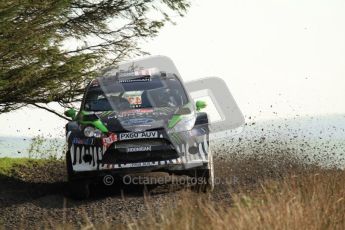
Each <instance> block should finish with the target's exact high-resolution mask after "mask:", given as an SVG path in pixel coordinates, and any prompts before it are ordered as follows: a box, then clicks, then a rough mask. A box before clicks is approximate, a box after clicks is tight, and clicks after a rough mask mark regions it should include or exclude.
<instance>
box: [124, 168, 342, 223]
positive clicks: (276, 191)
mask: <svg viewBox="0 0 345 230" xmlns="http://www.w3.org/2000/svg"><path fill="white" fill-rule="evenodd" d="M344 188H345V173H344V172H342V171H336V170H328V171H320V172H319V173H310V174H309V173H307V174H299V175H288V176H286V177H284V178H283V179H282V180H279V181H275V180H267V181H264V182H263V183H262V184H261V186H260V187H259V188H257V189H255V190H252V191H249V192H248V191H242V192H239V193H235V194H232V200H233V203H232V205H231V207H227V206H226V205H222V204H220V203H219V202H216V201H213V200H212V199H210V198H209V197H198V196H195V194H193V193H186V194H185V196H184V197H183V198H182V199H181V200H179V201H178V202H177V203H171V205H170V207H169V208H164V209H163V210H158V211H154V210H151V211H149V212H148V213H149V214H148V215H147V217H146V218H143V219H140V220H135V221H133V222H130V223H128V225H127V226H122V227H123V228H128V227H129V228H131V229H229V228H232V229H345V199H344V198H345V191H344ZM118 227H120V226H118Z"/></svg>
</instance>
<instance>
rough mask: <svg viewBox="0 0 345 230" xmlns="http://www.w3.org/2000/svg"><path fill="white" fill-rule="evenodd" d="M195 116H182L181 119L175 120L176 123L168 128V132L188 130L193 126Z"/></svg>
mask: <svg viewBox="0 0 345 230" xmlns="http://www.w3.org/2000/svg"><path fill="white" fill-rule="evenodd" d="M195 119H196V118H195V116H194V115H191V116H183V117H182V120H180V121H179V122H177V124H176V125H175V126H174V127H173V128H172V129H171V130H170V132H173V133H178V132H184V131H189V130H191V129H192V128H193V127H194V124H195Z"/></svg>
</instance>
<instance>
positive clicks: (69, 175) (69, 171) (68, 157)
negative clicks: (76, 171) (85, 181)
mask: <svg viewBox="0 0 345 230" xmlns="http://www.w3.org/2000/svg"><path fill="white" fill-rule="evenodd" d="M66 169H67V180H68V181H70V180H73V166H72V158H71V153H70V152H69V151H67V152H66Z"/></svg>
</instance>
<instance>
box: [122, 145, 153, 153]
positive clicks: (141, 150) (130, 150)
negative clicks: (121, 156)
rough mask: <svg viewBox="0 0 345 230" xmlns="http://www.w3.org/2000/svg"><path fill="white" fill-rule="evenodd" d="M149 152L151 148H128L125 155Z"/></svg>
mask: <svg viewBox="0 0 345 230" xmlns="http://www.w3.org/2000/svg"><path fill="white" fill-rule="evenodd" d="M149 151H151V146H141V147H130V148H127V153H132V152H149Z"/></svg>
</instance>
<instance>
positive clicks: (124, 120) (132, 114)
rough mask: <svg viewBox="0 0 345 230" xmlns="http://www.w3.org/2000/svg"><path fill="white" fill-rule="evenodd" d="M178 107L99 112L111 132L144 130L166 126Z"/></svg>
mask: <svg viewBox="0 0 345 230" xmlns="http://www.w3.org/2000/svg"><path fill="white" fill-rule="evenodd" d="M175 111H176V108H170V107H162V108H145V109H131V110H126V111H121V112H114V111H109V112H102V113H99V114H97V115H98V117H99V118H100V120H101V121H102V123H103V124H104V125H105V126H106V127H107V129H108V130H109V131H110V132H142V131H145V130H152V129H160V128H166V127H167V124H168V121H169V119H171V117H172V116H173V115H174V113H175Z"/></svg>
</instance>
